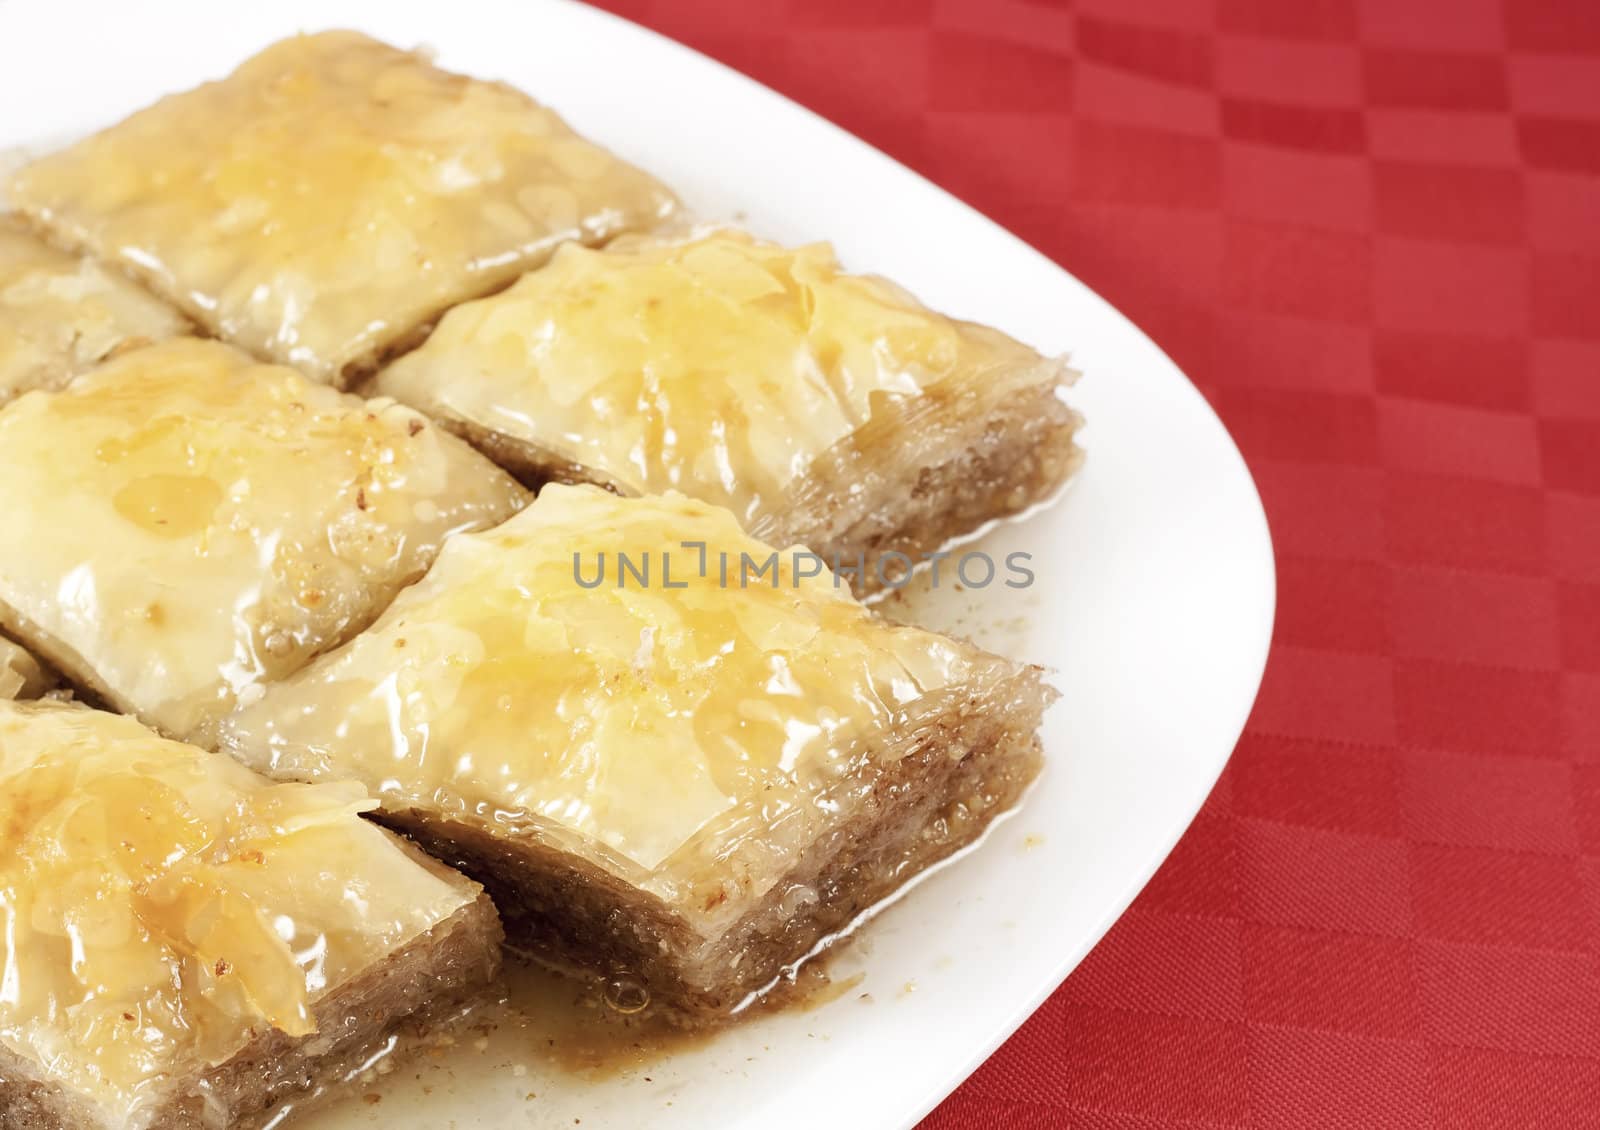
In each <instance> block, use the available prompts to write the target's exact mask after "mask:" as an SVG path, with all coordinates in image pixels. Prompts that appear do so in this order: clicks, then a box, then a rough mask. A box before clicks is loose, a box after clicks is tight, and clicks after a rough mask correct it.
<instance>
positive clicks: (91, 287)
mask: <svg viewBox="0 0 1600 1130" xmlns="http://www.w3.org/2000/svg"><path fill="white" fill-rule="evenodd" d="M185 328H186V323H185V321H184V319H183V318H182V317H181V316H180V315H179V314H178V313H177V311H175V310H173V309H172V308H171V307H170V306H168V305H167V304H166V303H164V302H162V301H160V300H159V299H157V298H155V297H153V296H152V295H150V294H147V293H145V292H144V291H143V290H141V289H140V288H139V287H138V286H137V285H135V284H134V283H133V282H131V281H130V280H129V279H126V278H124V277H123V276H121V275H119V274H117V273H116V272H115V271H110V270H107V269H106V268H105V267H102V266H100V265H98V264H96V263H94V262H91V261H90V260H87V259H81V258H78V257H77V256H74V255H68V254H66V253H65V252H62V251H58V250H56V249H55V248H53V247H51V246H50V245H49V244H47V243H45V242H44V241H43V240H41V239H39V237H38V236H36V235H34V234H33V233H32V232H30V231H28V230H27V228H25V227H24V226H23V225H22V223H21V222H20V221H19V220H18V219H17V217H15V216H9V215H0V404H4V403H5V402H6V401H8V400H11V399H12V398H14V397H17V396H20V395H22V394H23V393H25V392H27V391H28V390H30V389H35V388H44V389H55V388H60V387H61V386H62V385H64V384H66V383H67V381H68V380H70V379H71V378H73V377H75V376H77V375H78V374H79V373H81V372H83V371H84V370H86V369H90V368H93V367H94V366H95V365H96V364H98V363H99V362H101V361H104V360H105V359H106V358H108V357H110V356H111V355H112V354H114V353H120V352H123V351H125V350H128V349H132V348H135V347H136V346H139V345H144V344H148V343H150V342H153V341H160V340H162V339H163V338H169V337H174V336H176V335H178V334H181V333H183V332H184V331H185Z"/></svg>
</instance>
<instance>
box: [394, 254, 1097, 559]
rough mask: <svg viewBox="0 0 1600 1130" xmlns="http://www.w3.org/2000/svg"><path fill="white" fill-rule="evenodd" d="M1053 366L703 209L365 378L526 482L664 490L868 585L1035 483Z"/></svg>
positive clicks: (474, 309)
mask: <svg viewBox="0 0 1600 1130" xmlns="http://www.w3.org/2000/svg"><path fill="white" fill-rule="evenodd" d="M1073 376H1074V374H1073V373H1072V372H1071V370H1070V369H1068V367H1067V365H1066V364H1065V362H1063V361H1061V360H1055V359H1050V358H1045V357H1042V356H1040V355H1039V354H1038V353H1036V352H1035V351H1034V350H1032V349H1030V348H1029V347H1027V346H1025V345H1023V344H1021V343H1020V342H1018V341H1015V340H1013V339H1012V338H1010V337H1007V336H1006V335H1005V334H1003V333H1000V332H999V331H997V330H993V329H989V328H987V327H985V326H980V325H976V324H973V323H970V322H962V321H956V320H954V319H951V318H947V317H945V316H943V315H941V314H938V313H936V312H934V311H932V310H930V309H928V308H927V307H925V306H923V305H922V304H921V303H920V302H918V301H917V300H916V299H915V298H914V297H912V296H911V295H910V294H908V293H907V292H906V291H904V290H902V289H901V288H899V287H898V286H895V285H894V284H892V283H890V282H888V281H886V280H884V279H881V278H876V277H871V276H863V275H851V274H846V273H844V272H843V271H842V270H841V268H840V266H839V264H838V262H837V260H836V259H835V257H834V254H833V252H832V250H831V248H829V247H828V246H827V245H826V244H810V245H807V246H803V247H797V248H787V247H782V246H778V245H776V244H772V243H767V242H763V241H761V240H758V239H755V238H753V237H751V236H749V235H747V234H745V233H743V232H740V231H737V230H731V229H722V230H711V231H705V232H700V233H697V234H689V235H685V236H678V237H636V238H634V237H631V238H627V239H624V240H619V241H618V242H617V243H615V244H613V245H612V246H610V247H608V248H606V249H604V250H599V251H596V250H590V249H587V248H583V247H578V246H571V245H569V246H567V247H563V248H562V249H561V250H560V251H559V252H558V253H557V254H556V256H555V257H554V259H553V260H552V261H551V262H550V263H549V264H548V265H547V266H546V267H544V268H543V269H542V270H539V271H535V272H533V273H531V274H529V275H527V276H525V277H524V278H522V279H521V280H520V281H518V282H517V283H516V284H515V285H514V286H512V287H511V288H510V289H509V290H506V291H504V292H502V293H500V294H498V295H495V296H492V297H490V298H486V299H483V300H480V301H478V302H473V303H469V304H467V305H464V306H460V307H457V308H456V309H455V310H453V311H451V312H450V313H449V314H447V315H446V316H445V317H444V319H443V320H442V321H441V322H440V323H439V326H438V328H437V329H436V330H435V332H434V333H433V335H432V336H431V337H430V338H429V339H428V341H427V342H426V343H425V344H424V345H423V346H422V347H421V348H420V349H418V350H416V351H415V352H413V353H411V354H410V355H408V356H406V357H403V358H401V359H400V360H399V361H397V362H396V363H394V364H393V365H391V366H389V367H388V368H387V369H386V370H384V371H383V372H382V373H380V374H379V376H378V377H377V378H376V381H375V384H374V388H375V389H376V391H379V392H382V393H384V394H387V395H391V396H394V397H395V398H397V399H399V400H402V401H404V402H406V403H408V404H411V405H413V406H415V407H417V408H420V409H422V410H423V411H425V412H427V413H428V414H430V415H431V416H433V417H434V418H435V419H437V420H439V421H440V422H441V423H442V424H443V425H444V426H446V427H449V428H452V429H454V430H456V431H457V432H459V433H460V434H461V435H463V436H465V437H467V438H468V439H470V440H471V441H472V442H474V443H475V444H477V445H478V446H479V447H480V448H481V449H482V450H483V451H484V452H486V453H487V454H488V455H490V457H491V458H494V459H496V460H497V461H498V462H500V463H501V464H502V465H504V466H506V467H507V468H509V469H511V470H512V471H513V472H514V473H517V474H519V475H520V476H521V477H523V478H524V479H531V480H538V481H542V480H546V479H554V480H566V481H573V480H581V481H589V482H595V483H599V484H601V485H604V486H606V487H609V488H611V489H612V490H616V491H619V492H621V493H624V494H648V493H653V492H655V493H659V492H662V491H666V490H678V491H682V492H683V493H685V494H688V495H691V496H693V497H696V498H700V499H703V500H705V501H707V502H712V503H715V504H717V505H719V506H725V507H727V508H729V509H731V510H732V511H733V512H734V513H735V514H736V515H738V516H739V518H740V520H741V521H742V522H743V523H744V524H745V527H746V529H747V530H748V531H749V532H750V533H751V534H753V535H754V536H756V537H758V538H760V539H762V540H763V541H768V542H771V543H773V544H777V545H787V544H789V543H791V542H802V543H804V544H805V545H807V546H809V547H810V548H812V549H813V550H815V551H816V552H818V553H819V554H821V555H822V556H823V557H824V559H826V560H828V561H829V562H830V564H834V565H836V567H838V568H841V569H850V571H851V572H852V574H853V577H854V579H855V580H856V581H857V587H858V588H861V589H871V588H874V587H877V586H880V585H882V584H885V583H891V581H893V580H895V579H897V576H898V575H900V574H903V573H904V572H905V566H906V562H905V561H904V560H896V559H894V558H893V557H892V556H891V555H894V554H901V555H904V556H905V557H907V558H910V559H911V560H912V562H913V563H915V562H920V560H921V559H922V558H923V557H925V556H926V555H928V554H931V553H933V552H936V551H937V550H939V549H940V547H941V546H943V545H944V544H945V543H946V542H948V541H949V540H950V539H952V538H954V537H957V536H959V535H963V534H967V533H970V532H971V531H972V530H974V529H975V528H977V527H979V526H981V525H982V524H984V523H985V522H987V521H989V520H990V519H993V518H998V517H1001V516H1005V515H1010V514H1015V513H1017V512H1019V511H1021V510H1023V509H1026V508H1027V507H1029V506H1031V505H1033V504H1034V503H1036V502H1039V501H1041V500H1043V499H1045V498H1047V497H1049V496H1051V495H1052V494H1053V493H1054V492H1055V491H1056V489H1057V488H1058V487H1059V486H1060V485H1061V484H1062V482H1063V481H1064V480H1065V479H1066V478H1067V477H1068V475H1070V474H1071V472H1072V470H1073V469H1074V468H1075V467H1076V466H1077V464H1078V462H1079V459H1080V452H1079V450H1078V448H1077V447H1076V445H1075V443H1074V440H1073V436H1074V432H1075V431H1076V429H1077V427H1078V424H1079V423H1080V419H1079V417H1078V416H1077V414H1076V413H1075V412H1074V411H1073V410H1072V409H1071V408H1069V407H1068V406H1067V405H1066V403H1065V402H1064V401H1063V399H1062V394H1063V390H1064V388H1065V386H1066V385H1067V384H1068V383H1069V381H1070V380H1071V379H1072V377H1073Z"/></svg>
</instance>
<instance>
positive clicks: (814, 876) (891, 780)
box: [378, 668, 1055, 1025]
mask: <svg viewBox="0 0 1600 1130" xmlns="http://www.w3.org/2000/svg"><path fill="white" fill-rule="evenodd" d="M1041 675H1042V672H1040V671H1039V669H1037V668H1017V669H1016V670H1015V672H1014V673H1013V674H1012V675H1011V676H1010V677H1009V678H1007V679H1006V680H1005V681H1004V682H1003V683H1002V685H1001V686H999V687H997V688H995V689H993V690H992V691H991V692H990V693H988V694H985V695H981V696H980V695H975V696H973V697H972V698H970V699H968V700H967V701H966V702H964V703H963V704H961V705H959V706H956V707H952V708H950V709H949V710H947V711H946V712H945V713H943V714H942V715H940V716H939V717H936V718H934V719H932V720H929V721H928V722H926V723H924V724H923V725H921V726H920V727H916V728H914V729H913V730H911V731H910V732H908V733H907V734H905V735H901V738H902V739H903V740H904V743H905V748H906V752H905V753H904V755H903V756H901V757H899V758H898V759H897V760H894V761H893V762H891V763H890V764H889V766H888V767H887V768H885V769H883V770H882V771H880V772H877V773H875V774H874V776H873V779H872V780H871V782H870V787H871V790H872V796H871V799H870V801H869V802H868V803H867V804H866V806H865V807H864V808H863V810H862V811H861V813H860V814H859V815H858V816H856V817H855V818H853V819H851V820H850V821H848V822H846V823H844V824H842V825H840V826H838V827H836V828H834V829H832V830H830V831H829V832H828V833H827V834H826V835H825V836H824V837H822V839H821V840H819V841H818V842H816V843H814V844H813V845H812V846H811V848H810V849H809V850H808V851H807V852H806V853H805V855H804V856H803V857H802V858H800V859H798V860H796V861H795V864H794V866H793V867H792V868H791V869H790V871H789V873H788V875H787V876H786V878H785V879H784V881H782V882H780V883H779V884H778V885H777V886H775V887H774V888H773V890H772V891H771V892H770V893H769V894H768V895H767V896H766V898H764V899H763V900H762V901H761V902H760V903H759V904H757V905H756V906H754V907H752V908H751V910H750V911H748V912H747V913H746V914H745V915H743V916H742V917H741V918H740V920H739V921H738V922H736V923H735V924H734V925H733V927H732V928H730V929H729V930H727V931H726V932H724V933H723V934H721V935H719V936H718V937H717V938H714V939H706V938H703V937H702V936H700V935H699V934H698V933H697V931H696V930H695V929H694V927H693V926H692V925H691V924H690V923H689V922H688V921H687V920H685V919H684V918H683V917H681V916H680V915H679V914H678V913H676V912H675V911H674V910H673V909H672V908H671V907H669V906H668V905H667V904H666V903H664V902H663V901H661V900H660V899H657V898H655V897H654V896H652V895H650V894H649V893H647V892H645V891H641V890H640V889H638V888H636V887H633V886H632V885H630V884H628V883H627V882H625V881H624V880H622V879H620V878H618V877H617V876H615V875H613V874H611V873H609V872H606V871H605V870H603V869H601V868H599V867H596V866H595V865H593V864H592V863H588V862H585V861H583V860H580V859H578V858H576V857H575V856H572V855H570V854H568V853H564V852H561V851H559V850H558V849H555V848H553V847H551V846H549V845H546V844H541V843H539V842H537V841H535V840H532V839H530V838H527V837H519V838H516V839H512V838H510V837H507V836H504V835H500V834H497V833H496V831H495V830H494V829H493V828H491V827H488V826H485V825H483V824H481V823H467V822H463V821H460V820H456V819H452V818H450V817H447V816H444V815H441V814H440V813H438V812H432V811H424V810H420V809H415V808H412V809H406V810H401V811H394V812H384V813H380V814H378V818H379V819H380V820H382V821H384V822H385V823H387V824H389V825H390V826H392V827H394V828H397V829H399V830H401V831H404V832H406V833H407V834H408V835H410V836H412V837H414V838H415V839H416V840H417V842H418V843H420V844H421V845H422V846H423V847H424V848H425V849H426V850H428V851H429V852H431V853H432V854H434V855H437V856H439V857H440V858H442V859H446V860H449V861H450V862H451V863H453V864H454V865H455V866H457V867H459V868H461V869H462V870H463V871H465V872H466V873H467V874H469V875H471V876H473V878H475V879H477V880H478V881H479V882H481V883H483V884H484V886H485V887H486V888H487V889H488V890H489V892H490V893H491V894H492V895H493V896H494V899H495V903H496V905H497V906H498V907H499V908H500V912H501V914H502V915H503V917H504V920H505V923H506V928H507V930H508V932H509V936H510V938H511V941H512V944H513V945H515V946H517V947H519V948H524V949H526V950H528V951H529V952H531V953H533V954H534V955H535V956H537V957H538V958H540V959H541V960H543V961H546V962H548V963H549V964H552V965H555V966H556V967H558V968H562V969H565V970H567V971H569V972H572V973H575V974H577V975H579V976H582V977H589V978H595V979H600V978H608V977H612V976H616V975H618V974H619V973H624V972H625V973H626V974H628V975H629V976H630V978H631V979H633V980H635V981H637V982H639V983H640V984H642V985H643V986H644V987H645V988H646V989H647V991H648V992H649V993H650V996H651V1000H652V1002H653V1004H654V1006H655V1007H656V1008H657V1009H659V1010H660V1011H661V1012H662V1013H663V1014H664V1015H665V1016H667V1017H669V1018H671V1019H673V1020H674V1021H677V1022H680V1023H685V1024H692V1025H710V1024H718V1023H724V1022H727V1021H729V1020H731V1019H733V1018H734V1017H735V1016H736V1015H737V1014H736V1011H735V1010H736V1009H739V1008H740V1006H741V1004H742V1003H745V1002H747V1001H753V1000H754V999H756V998H760V997H763V996H765V995H766V994H767V993H769V992H771V993H773V994H775V995H777V996H781V994H782V992H783V990H784V988H785V986H786V984H787V983H788V981H787V980H786V978H787V977H788V976H792V972H793V968H792V967H793V966H795V965H796V963H798V962H800V961H801V960H802V959H804V958H805V957H806V956H807V955H808V954H810V953H811V952H812V951H813V949H814V948H815V947H817V945H818V944H819V942H823V941H824V940H825V939H828V938H829V937H830V936H831V935H833V934H835V933H836V932H838V931H840V930H842V929H844V928H845V927H847V926H848V925H849V924H850V923H851V922H853V921H854V920H855V919H856V918H857V917H858V916H859V915H861V914H862V912H864V911H866V910H868V909H869V908H871V907H872V906H874V905H876V904H877V903H879V902H881V901H883V900H884V899H885V898H887V897H889V896H890V895H892V894H893V893H894V892H895V891H896V890H898V889H899V888H900V887H901V886H903V885H904V884H905V882H906V881H907V880H908V879H910V878H911V877H912V876H914V875H916V874H917V873H919V872H921V871H923V870H925V869H926V868H928V867H929V866H932V865H933V864H935V863H937V862H938V861H939V860H941V859H944V858H945V857H947V856H949V855H950V854H952V853H953V852H956V851H958V850H960V849H961V848H962V847H964V846H965V845H967V844H969V843H971V842H972V841H973V840H975V839H976V838H977V837H978V836H979V835H980V834H982V832H983V830H984V829H985V828H987V827H988V826H989V824H990V823H991V822H992V820H993V819H994V817H995V816H997V815H999V814H1000V813H1002V812H1005V811H1007V810H1008V809H1010V808H1012V807H1014V806H1015V805H1016V804H1017V803H1018V801H1020V799H1021V797H1022V794H1023V792H1024V791H1025V790H1026V788H1027V786H1028V785H1029V783H1031V782H1032V780H1033V779H1034V777H1035V776H1037V774H1038V772H1039V769H1040V766H1041V764H1042V760H1041V755H1040V749H1039V742H1038V738H1037V736H1036V731H1037V729H1038V726H1039V719H1040V715H1041V714H1042V712H1043V710H1044V709H1045V707H1047V706H1048V705H1049V703H1050V702H1051V701H1052V700H1053V699H1054V698H1055V692H1054V691H1053V690H1051V689H1050V688H1049V687H1048V686H1046V685H1044V683H1043V682H1042V679H1041ZM800 891H804V892H807V893H806V895H805V897H804V898H802V899H798V900H797V899H796V898H795V895H794V892H800Z"/></svg>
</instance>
